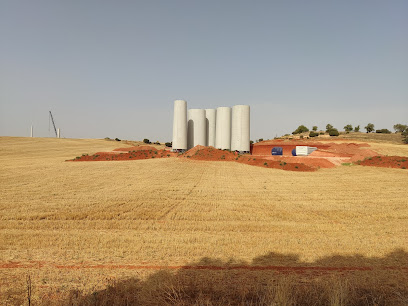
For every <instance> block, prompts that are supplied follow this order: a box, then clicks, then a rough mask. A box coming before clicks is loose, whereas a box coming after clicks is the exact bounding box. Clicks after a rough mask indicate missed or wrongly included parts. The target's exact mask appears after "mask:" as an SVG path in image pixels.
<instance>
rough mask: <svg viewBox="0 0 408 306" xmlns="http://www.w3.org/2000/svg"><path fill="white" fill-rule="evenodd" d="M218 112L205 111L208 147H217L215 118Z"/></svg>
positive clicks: (213, 110) (212, 110)
mask: <svg viewBox="0 0 408 306" xmlns="http://www.w3.org/2000/svg"><path fill="white" fill-rule="evenodd" d="M216 114H217V112H216V111H215V109H206V110H205V121H206V122H205V125H206V134H207V135H206V145H207V146H211V147H215V117H216Z"/></svg>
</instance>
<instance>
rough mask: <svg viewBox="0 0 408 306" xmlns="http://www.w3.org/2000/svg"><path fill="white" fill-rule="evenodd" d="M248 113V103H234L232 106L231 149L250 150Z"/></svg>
mask: <svg viewBox="0 0 408 306" xmlns="http://www.w3.org/2000/svg"><path fill="white" fill-rule="evenodd" d="M249 115H250V108H249V105H235V106H233V107H232V124H231V151H240V152H249V151H250V144H249V142H250V136H249V133H250V129H249V124H250V118H249V117H250V116H249Z"/></svg>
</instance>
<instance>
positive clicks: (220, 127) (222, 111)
mask: <svg viewBox="0 0 408 306" xmlns="http://www.w3.org/2000/svg"><path fill="white" fill-rule="evenodd" d="M215 125H216V129H215V147H216V148H217V149H221V150H225V149H226V150H231V107H218V108H217V116H216V124H215Z"/></svg>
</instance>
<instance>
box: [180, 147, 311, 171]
mask: <svg viewBox="0 0 408 306" xmlns="http://www.w3.org/2000/svg"><path fill="white" fill-rule="evenodd" d="M180 157H181V158H188V159H191V160H205V161H235V162H239V163H242V164H247V165H251V166H258V167H263V168H276V169H282V170H289V171H314V170H316V169H317V167H311V166H308V165H305V164H304V163H299V162H298V161H295V162H292V161H290V162H289V161H288V162H286V161H284V160H283V159H282V158H281V160H269V159H263V158H258V157H257V158H254V157H253V156H251V155H240V154H238V153H236V152H230V151H224V150H219V149H215V148H213V147H203V146H196V147H194V148H192V149H190V150H189V151H187V152H185V153H184V154H182V155H180Z"/></svg>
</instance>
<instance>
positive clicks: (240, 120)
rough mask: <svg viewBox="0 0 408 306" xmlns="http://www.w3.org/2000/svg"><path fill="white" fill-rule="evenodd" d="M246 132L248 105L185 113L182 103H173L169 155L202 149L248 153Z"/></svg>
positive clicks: (183, 102)
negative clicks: (210, 148) (196, 147)
mask: <svg viewBox="0 0 408 306" xmlns="http://www.w3.org/2000/svg"><path fill="white" fill-rule="evenodd" d="M249 132H250V109H249V105H235V106H233V107H232V108H231V107H218V108H217V109H189V110H188V111H187V102H186V101H184V100H176V101H174V119H173V145H172V150H173V151H184V150H189V149H191V148H193V147H195V146H197V145H202V146H212V147H215V148H217V149H221V150H231V151H239V152H249V151H250V144H249V142H250V135H249Z"/></svg>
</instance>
